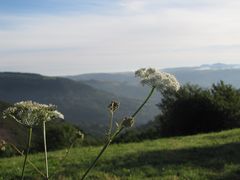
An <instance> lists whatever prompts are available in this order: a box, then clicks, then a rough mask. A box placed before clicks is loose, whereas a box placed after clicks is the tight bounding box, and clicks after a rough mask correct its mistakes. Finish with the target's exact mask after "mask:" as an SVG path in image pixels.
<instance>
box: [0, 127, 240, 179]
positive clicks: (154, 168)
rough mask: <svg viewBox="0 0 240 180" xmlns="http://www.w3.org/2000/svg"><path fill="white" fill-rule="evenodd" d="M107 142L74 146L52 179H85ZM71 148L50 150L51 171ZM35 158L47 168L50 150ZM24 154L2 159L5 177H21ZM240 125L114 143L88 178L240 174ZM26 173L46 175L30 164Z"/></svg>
mask: <svg viewBox="0 0 240 180" xmlns="http://www.w3.org/2000/svg"><path fill="white" fill-rule="evenodd" d="M100 149H101V147H100V146H99V147H82V148H73V149H71V152H70V155H69V156H68V158H67V159H66V161H65V163H64V165H63V168H61V169H60V170H59V171H58V172H57V174H56V175H55V176H53V177H52V179H63V180H64V179H69V180H70V179H80V177H81V175H82V174H83V173H84V170H86V168H87V167H88V166H89V163H90V162H91V161H92V160H93V159H94V158H95V157H96V155H97V153H98V152H99V151H100ZM64 154H65V150H60V151H54V152H50V153H49V171H50V176H51V175H52V174H53V172H55V171H56V168H57V167H58V165H59V162H61V157H62V156H63V155H64ZM29 159H30V160H31V161H32V162H34V163H35V164H36V166H37V167H39V168H40V169H44V166H43V163H42V161H43V160H44V154H43V153H38V154H32V155H30V156H29ZM22 162H23V157H12V158H2V159H0V179H2V180H5V179H18V178H19V177H20V174H21V168H22ZM239 178H240V129H233V130H228V131H222V132H217V133H209V134H199V135H193V136H181V137H171V138H161V139H157V140H151V141H150V140H147V141H143V142H140V143H128V144H113V145H111V146H110V148H109V149H108V150H107V151H106V153H105V154H104V155H103V156H102V157H101V159H100V160H99V162H98V163H97V165H96V167H95V168H94V169H93V171H91V173H90V174H89V176H88V178H87V179H94V180H95V179H96V180H97V179H99V180H110V179H111V180H112V179H113V180H114V179H115V180H119V179H129V180H130V179H131V180H140V179H166V180H172V179H174V180H175V179H194V180H197V179H199V180H200V179H218V180H219V179H231V180H234V179H236V180H237V179H239ZM25 179H41V177H40V176H39V175H38V174H37V173H36V172H35V171H34V170H33V169H32V168H31V166H29V165H27V168H26V176H25Z"/></svg>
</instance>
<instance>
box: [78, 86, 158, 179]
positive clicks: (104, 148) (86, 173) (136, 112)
mask: <svg viewBox="0 0 240 180" xmlns="http://www.w3.org/2000/svg"><path fill="white" fill-rule="evenodd" d="M154 90H155V87H153V88H152V90H151V91H150V93H149V95H148V96H147V98H146V99H145V100H144V101H143V103H142V104H141V105H140V106H139V108H138V109H137V110H136V111H135V112H134V113H133V115H132V117H135V116H136V115H137V114H138V113H139V111H140V110H141V109H142V108H143V106H144V105H145V104H146V103H147V101H148V100H149V98H150V97H151V96H152V94H153V92H154ZM123 129H124V127H120V129H118V130H117V131H116V132H115V133H114V134H113V135H112V136H110V138H109V139H108V141H107V142H106V143H105V145H104V146H103V148H102V150H101V151H100V152H99V154H98V156H97V157H96V159H95V160H94V161H93V162H92V164H91V165H90V167H89V168H88V169H87V171H86V172H85V173H84V175H83V176H82V178H81V180H84V179H85V178H86V177H87V175H88V173H89V172H90V171H91V170H92V168H93V167H94V166H95V165H96V163H97V161H98V160H99V158H100V157H101V156H102V154H103V153H104V152H105V150H106V149H107V148H108V146H109V145H110V144H111V142H112V141H113V140H114V139H115V137H116V136H118V135H119V134H120V133H121V132H122V130H123Z"/></svg>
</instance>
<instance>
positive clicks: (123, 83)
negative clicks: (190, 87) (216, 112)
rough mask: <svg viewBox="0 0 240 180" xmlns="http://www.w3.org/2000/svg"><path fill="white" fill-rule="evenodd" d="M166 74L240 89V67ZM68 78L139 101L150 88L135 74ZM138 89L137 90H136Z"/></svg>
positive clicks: (217, 66)
mask: <svg viewBox="0 0 240 180" xmlns="http://www.w3.org/2000/svg"><path fill="white" fill-rule="evenodd" d="M163 71H165V72H169V73H172V74H174V75H175V76H176V77H177V79H178V80H179V81H180V83H181V84H186V83H190V84H198V85H200V86H202V87H209V86H211V85H212V84H213V83H217V82H219V81H220V80H223V81H225V82H226V83H229V84H232V85H233V86H235V87H237V88H240V78H239V77H240V65H227V64H221V63H218V64H212V65H201V66H199V67H180V68H168V69H163ZM67 78H69V79H72V80H75V81H78V82H83V83H85V84H88V85H89V86H92V87H94V88H96V89H99V90H103V91H106V92H110V93H115V94H118V95H120V96H122V97H129V98H136V99H139V98H141V97H143V96H145V95H146V94H147V93H148V90H149V88H148V87H143V88H140V87H141V85H140V83H139V79H137V78H135V77H134V73H133V72H125V73H108V74H107V73H93V74H83V75H76V76H68V77H67ZM136 88H137V89H136ZM159 97H160V96H159V95H156V96H155V97H154V98H153V99H155V100H153V102H159Z"/></svg>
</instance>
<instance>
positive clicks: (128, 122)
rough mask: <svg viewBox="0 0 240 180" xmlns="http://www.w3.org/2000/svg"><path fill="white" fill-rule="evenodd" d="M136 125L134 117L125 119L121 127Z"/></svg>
mask: <svg viewBox="0 0 240 180" xmlns="http://www.w3.org/2000/svg"><path fill="white" fill-rule="evenodd" d="M133 124H134V118H133V117H125V118H124V119H123V120H122V122H121V127H127V128H128V127H132V126H133Z"/></svg>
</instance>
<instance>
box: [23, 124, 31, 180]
mask: <svg viewBox="0 0 240 180" xmlns="http://www.w3.org/2000/svg"><path fill="white" fill-rule="evenodd" d="M31 140H32V127H30V128H29V133H28V144H27V150H26V154H25V158H24V163H23V168H22V176H21V179H22V180H23V179H24V171H25V167H26V162H27V157H28V154H29V150H30V146H31Z"/></svg>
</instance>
